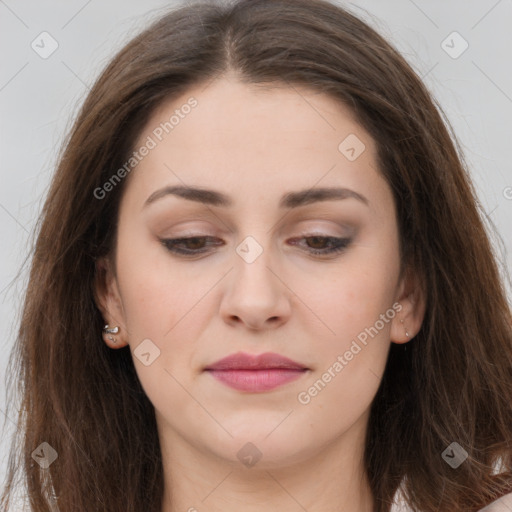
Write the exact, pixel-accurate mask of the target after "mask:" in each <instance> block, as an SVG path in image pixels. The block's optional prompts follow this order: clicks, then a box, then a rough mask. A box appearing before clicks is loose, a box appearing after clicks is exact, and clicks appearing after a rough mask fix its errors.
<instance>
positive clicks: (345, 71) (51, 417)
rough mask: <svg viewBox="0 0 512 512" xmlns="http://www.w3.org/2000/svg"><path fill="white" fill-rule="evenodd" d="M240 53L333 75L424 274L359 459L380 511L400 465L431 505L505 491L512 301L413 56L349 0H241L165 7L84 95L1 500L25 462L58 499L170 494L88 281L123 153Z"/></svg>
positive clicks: (407, 248) (42, 493)
mask: <svg viewBox="0 0 512 512" xmlns="http://www.w3.org/2000/svg"><path fill="white" fill-rule="evenodd" d="M227 71H234V72H235V73H236V74H237V76H238V77H239V78H240V80H242V81H243V82H245V83H267V84H269V85H272V83H276V84H288V85H293V84H298V85H302V86H308V87H309V88H310V89H311V90H314V91H318V92H322V93H325V94H328V95H330V96H331V97H333V98H335V99H337V100H338V101H340V102H343V103H344V104H346V105H347V106H348V107H350V108H351V109H352V112H353V113H354V115H355V116H356V119H357V120H358V121H359V122H360V123H361V125H362V126H363V127H364V128H365V129H366V130H367V131H368V132H369V133H370V134H371V135H372V137H373V138H374V139H375V141H376V144H377V148H378V164H379V170H380V172H381V173H382V175H383V176H384V178H385V179H386V181H387V183H388V184H389V186H390V187H391V189H392V192H393V195H394V200H395V203H396V208H397V214H398V215H397V221H398V225H399V232H400V253H401V259H402V267H403V269H404V271H405V270H406V269H412V270H413V271H414V272H416V273H417V275H418V276H420V278H421V280H422V282H423V283H424V287H425V293H426V301H427V310H426V314H425V319H424V321H423V324H422V327H421V330H420V331H419V332H418V334H417V336H416V337H415V339H413V340H412V341H411V342H410V343H407V344H406V345H398V344H392V345H391V351H390V353H389V359H388V361H387V366H386V370H385V373H384V376H383V378H382V382H381V385H380V387H379V389H378V392H377V394H376V396H375V399H374V401H373V403H372V407H371V415H370V421H369V426H368V431H367V438H366V445H365V452H364V462H365V468H366V471H367V474H368V477H369V480H370V484H371V488H372V492H373V495H374V497H375V500H376V504H377V505H376V511H377V512H388V511H389V510H390V506H391V502H392V500H393V496H394V495H395V492H396V491H397V489H398V488H399V485H400V483H402V482H403V492H404V495H405V497H406V499H407V501H408V503H409V505H410V506H411V507H412V508H413V509H415V510H418V511H422V512H433V511H450V512H472V511H475V510H478V509H479V508H481V507H483V506H485V505H487V504H489V503H490V502H492V501H493V500H495V499H497V498H499V497H500V496H502V495H504V494H507V493H509V492H512V322H511V312H510V308H509V305H508V304H507V298H506V292H505V289H504V286H503V284H502V282H501V280H500V275H499V270H498V268H497V264H496V261H497V259H498V258H497V257H496V256H495V255H494V253H493V250H492V247H491V244H490V242H489V238H488V234H487V232H486V226H485V223H484V216H483V212H482V209H481V207H480V206H479V203H478V200H477V198H476V194H475V191H474V189H473V187H472V185H471V183H470V180H469V177H468V174H467V171H466V168H467V166H466V164H465V163H464V158H463V155H462V153H461V151H460V147H459V145H458V143H457V142H456V140H457V139H456V137H455V136H454V135H453V133H452V130H451V128H450V127H449V123H448V121H446V118H445V117H444V114H442V110H441V109H440V108H439V107H438V106H437V104H436V103H435V100H433V99H432V98H431V96H430V94H429V92H428V91H427V89H426V88H425V86H424V85H423V84H422V82H421V80H420V79H419V78H418V76H417V75H416V74H415V73H414V71H413V70H412V69H411V67H410V66H409V65H408V64H407V62H406V61H405V60H404V58H403V57H401V56H400V55H399V54H398V52H397V51H396V50H395V49H394V48H393V47H392V46H390V44H389V43H388V42H386V41H385V40H384V39H383V38H382V37H381V36H380V35H378V34H377V33H376V32H375V31H374V30H373V29H371V28H370V27H369V26H368V25H367V24H365V23H364V22H362V21H361V20H360V19H358V18H357V17H355V16H354V15H352V14H350V13H349V12H347V11H346V10H344V9H342V8H341V7H338V6H336V5H333V4H330V3H328V2H327V1H324V0H241V1H237V2H230V3H220V2H210V3H205V2H201V3H197V2H196V3H193V4H192V5H189V6H181V7H179V8H175V9H173V10H172V11H170V12H168V13H166V14H165V15H164V16H161V17H160V18H159V19H158V20H157V21H156V22H155V23H154V24H153V25H152V26H151V27H149V28H148V29H147V30H145V31H144V32H143V33H141V34H140V35H138V36H137V37H135V38H134V39H133V40H132V41H131V42H130V43H129V44H128V45H127V46H126V47H125V48H123V49H122V50H121V51H120V52H119V54H118V55H117V56H116V57H115V58H114V59H113V60H112V62H111V63H110V64H109V65H108V66H107V68H106V69H105V70H104V72H103V73H102V74H101V76H100V77H99V79H98V80H97V82H96V83H95V85H94V86H93V88H92V90H91V92H90V94H89V95H88V96H87V98H86V100H85V102H84V104H83V107H82V109H81V111H80V113H79V115H78V118H77V119H76V122H75V124H74V126H73V128H72V131H71V134H70V136H69V138H68V139H67V141H66V143H65V146H64V150H63V152H62V155H61V158H60V163H59V165H58V168H57V170H56V173H55V175H54V177H53V181H52V183H51V188H50V190H49V193H48V196H47V200H46V203H45V205H44V207H43V210H42V215H41V218H40V222H39V223H38V232H37V240H36V243H35V247H34V255H33V260H32V263H31V271H30V278H29V283H28V289H27V292H26V296H25V301H24V306H23V310H22V319H21V325H20V328H19V335H18V338H17V340H16V344H15V347H14V350H13V352H12V355H11V361H10V366H9V369H10V372H11V377H12V379H13V380H15V381H16V382H17V384H18V385H17V388H18V391H19V393H20V395H21V401H20V407H21V408H20V410H19V412H17V414H18V422H19V423H18V434H17V437H16V440H17V441H14V440H13V445H12V451H11V456H10V459H9V475H8V479H7V484H6V487H5V490H4V493H3V496H2V506H3V507H5V508H7V506H8V504H9V502H10V500H9V497H10V496H11V495H12V493H13V490H14V487H13V486H14V477H15V475H16V474H17V471H18V470H19V471H21V472H22V477H23V482H24V484H25V485H26V492H27V493H28V497H29V501H30V507H31V508H30V510H31V511H37V512H42V511H47V510H51V509H52V508H51V506H50V505H51V503H56V504H57V505H58V507H59V509H60V511H61V512H72V511H79V512H91V511H95V512H96V511H97V512H100V511H105V512H107V511H108V512H115V511H120V512H121V511H122V512H140V511H141V510H145V511H150V512H160V510H161V503H162V493H163V470H162V460H161V453H160V446H159V440H158V436H157V430H156V422H155V415H154V409H153V406H152V404H151V403H150V401H149V399H148V398H147V396H146V395H145V393H144V391H143V389H142V387H141V385H140V383H139V380H138V378H137V374H136V372H135V368H134V365H133V362H132V356H131V354H130V352H129V346H127V347H124V348H123V349H120V350H110V349H109V348H108V347H107V346H106V344H105V343H104V342H103V341H102V339H101V335H100V334H101V329H102V327H103V325H104V323H103V319H102V316H101V313H100V311H99V309H98V308H97V306H96V302H95V295H94V282H95V279H96V261H97V260H98V258H100V257H102V256H105V255H109V254H112V251H113V250H115V233H116V224H117V216H118V205H119V201H120V197H121V195H122V192H123V189H124V187H125V185H126V181H127V180H126V179H125V180H122V181H121V182H120V183H118V184H117V185H116V186H115V187H113V188H112V190H111V191H109V194H108V198H107V199H99V198H97V197H96V195H95V194H94V191H95V190H96V189H98V187H102V186H103V184H104V183H106V182H107V181H108V180H109V179H110V178H111V177H112V175H113V174H114V173H115V171H116V170H117V169H119V168H120V167H121V166H122V165H123V163H124V162H126V161H127V159H129V157H130V155H131V152H132V151H133V149H134V148H133V145H134V144H135V141H136V138H137V136H138V134H139V133H140V131H141V129H142V127H143V126H144V125H145V123H146V122H147V120H148V118H149V116H150V115H151V113H152V112H153V111H154V110H155V108H156V107H157V106H159V105H160V104H161V103H162V101H163V100H167V99H170V98H173V97H176V96H177V95H180V94H182V93H183V92H185V91H186V90H187V88H189V87H190V86H192V85H194V84H200V83H205V84H206V83H207V82H208V81H209V80H213V79H214V78H215V77H218V76H220V75H222V74H224V73H225V72H227ZM443 119H444V120H443ZM132 172H136V169H135V170H133V171H132ZM11 416H12V415H11ZM43 442H46V443H48V444H49V445H50V446H51V447H52V448H53V449H54V450H55V451H56V453H57V456H58V458H57V459H56V461H54V462H53V463H52V464H51V465H50V466H49V467H48V468H47V469H44V468H43V469H41V467H40V465H39V464H37V462H36V458H35V457H33V452H34V450H36V449H37V448H38V447H40V445H41V443H43ZM453 442H456V443H458V444H459V445H460V446H461V447H462V448H463V449H464V450H465V451H466V452H467V453H468V458H467V459H466V460H465V461H464V462H463V463H462V464H461V465H460V466H459V467H458V468H457V469H454V468H452V467H450V465H449V464H447V463H446V462H445V460H444V459H443V457H442V453H443V452H444V450H445V449H446V448H447V447H448V446H449V445H450V444H451V443H453ZM45 453H46V452H45ZM500 464H501V466H500ZM498 469H499V470H500V471H501V473H498ZM55 500H57V501H55ZM11 501H12V500H11Z"/></svg>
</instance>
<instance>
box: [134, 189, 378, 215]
mask: <svg viewBox="0 0 512 512" xmlns="http://www.w3.org/2000/svg"><path fill="white" fill-rule="evenodd" d="M168 195H173V196H177V197H181V198H182V199H187V200H189V201H196V202H198V203H203V204H205V205H211V206H222V207H230V206H233V201H232V199H231V198H230V197H229V196H227V195H226V194H224V193H222V192H219V191H217V190H211V189H206V188H195V187H186V186H181V185H175V186H167V187H164V188H161V189H158V190H156V191H155V192H153V193H152V194H151V195H150V196H149V197H148V198H147V199H146V201H145V203H144V206H143V208H145V207H146V206H148V205H149V204H151V203H154V202H155V201H157V200H158V199H161V198H163V197H166V196H168ZM348 198H354V199H357V200H358V201H361V202H362V203H364V204H366V205H368V204H369V201H368V199H367V198H366V197H365V196H363V195H362V194H359V193H358V192H355V191H354V190H351V189H349V188H340V187H327V188H311V189H305V190H299V191H297V192H288V193H286V194H284V195H283V196H282V197H281V200H280V201H279V208H281V209H285V208H287V209H291V208H298V207H299V206H304V205H307V204H311V203H316V202H319V201H331V200H335V199H336V200H341V199H348Z"/></svg>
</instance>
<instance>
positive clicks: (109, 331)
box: [103, 324, 119, 343]
mask: <svg viewBox="0 0 512 512" xmlns="http://www.w3.org/2000/svg"><path fill="white" fill-rule="evenodd" d="M118 332H119V327H117V326H116V327H109V326H108V324H107V325H105V327H103V334H107V335H108V336H107V339H108V340H110V341H111V342H112V343H116V342H117V341H116V339H115V338H114V336H111V334H117V333H118Z"/></svg>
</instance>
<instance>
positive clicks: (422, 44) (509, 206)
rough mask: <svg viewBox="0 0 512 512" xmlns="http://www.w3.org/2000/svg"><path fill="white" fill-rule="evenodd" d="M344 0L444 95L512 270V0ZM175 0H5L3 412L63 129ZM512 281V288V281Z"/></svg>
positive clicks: (0, 203) (0, 226)
mask: <svg viewBox="0 0 512 512" xmlns="http://www.w3.org/2000/svg"><path fill="white" fill-rule="evenodd" d="M339 3H340V4H342V5H344V6H347V7H348V8H349V9H350V10H351V11H352V12H354V13H355V14H357V15H359V16H361V17H362V18H363V19H365V20H367V21H368V22H369V23H370V24H371V25H372V26H374V27H375V28H376V29H377V30H378V31H379V32H380V33H381V34H383V35H384V36H385V37H387V38H388V39H389V40H390V41H391V42H392V43H393V44H394V45H395V46H396V47H397V48H398V49H399V50H400V51H401V53H402V54H403V55H404V56H405V57H406V59H407V60H408V61H409V62H410V63H411V64H412V66H413V67H414V68H415V69H416V71H417V72H418V73H419V75H420V76H422V77H423V78H424V81H425V83H426V85H427V87H428V88H429V89H430V90H431V91H432V93H433V94H434V96H435V97H436V98H437V99H438V101H439V103H440V104H441V106H442V108H443V109H444V111H445V112H446V114H447V115H448V118H449V120H450V122H451V124H452V126H453V128H454V130H455V133H456V134H457V136H458V138H459V140H460V141H461V143H462V145H463V149H464V151H465V154H466V157H467V160H468V164H469V165H470V172H471V174H472V176H473V179H474V183H475V186H476V189H477V192H478V194H479V197H480V200H481V202H482V204H483V206H484V208H485V211H486V212H487V215H488V216H489V218H490V219H491V220H492V222H494V224H495V225H496V227H497V229H498V232H499V233H500V235H501V237H502V239H503V242H504V247H503V248H502V249H500V250H502V253H501V254H502V256H501V257H502V266H503V269H506V268H508V269H510V268H511V267H512V256H511V254H512V251H511V249H512V171H511V161H512V120H511V116H512V72H511V71H512V60H511V49H512V33H511V31H510V27H511V26H512V1H511V0H499V1H498V0H478V1H474V0H473V1H468V0H450V1H447V0H435V1H426V0H390V1H382V0H360V1H356V2H350V3H349V2H344V1H341V0H340V1H339ZM170 5H174V2H169V1H158V0H151V1H146V2H140V1H139V2H137V1H135V0H124V1H121V0H110V1H108V2H106V1H99V0H89V1H87V0H70V1H67V2H57V1H55V0H46V1H36V0H18V1H16V0H0V42H1V47H2V49H3V51H2V52H1V57H0V58H1V65H0V112H1V118H0V119H1V123H0V124H1V160H0V161H1V166H0V180H1V181H0V230H1V242H2V243H1V244H0V378H1V381H0V421H3V417H4V415H5V412H4V411H5V391H4V390H5V382H4V379H5V368H6V363H7V357H8V354H9V352H10V350H11V348H12V345H13V342H14V337H15V332H16V329H17V327H18V316H19V309H20V301H21V297H22V292H23V287H24V286H25V284H26V274H27V273H26V271H23V272H22V273H21V275H20V277H19V278H18V279H17V280H14V278H15V277H16V276H17V274H18V273H19V271H20V264H21V262H22V260H23V258H24V257H25V256H26V254H27V250H28V249H27V247H28V241H29V237H30V233H31V231H32V229H33V226H34V222H35V221H36V219H37V217H38V212H39V209H40V207H41V201H42V198H43V197H44V194H45V192H46V190H47V187H48V184H49V180H50V178H51V175H52V172H53V169H54V165H55V161H56V157H57V153H58V150H59V149H60V144H61V140H62V137H63V135H64V133H65V132H66V130H67V129H68V128H69V127H70V125H71V120H72V117H73V116H74V115H75V114H76V112H77V108H78V106H79V105H80V103H81V102H82V101H83V99H84V97H85V95H86V94H87V92H88V89H89V85H90V84H92V81H93V79H94V78H95V77H96V76H97V75H98V74H99V72H100V71H101V69H102V68H103V67H104V66H105V64H106V63H107V62H108V60H109V59H110V58H111V57H112V56H113V54H114V53H115V52H116V51H117V50H118V49H119V48H120V47H121V46H122V45H123V44H124V43H125V42H127V41H128V40H129V39H131V38H132V37H133V35H135V33H137V32H139V31H140V30H141V29H142V28H143V27H144V26H145V25H146V24H147V23H148V22H149V21H150V20H152V19H153V18H154V17H155V16H156V15H157V14H158V12H159V10H161V9H163V8H165V7H166V6H170ZM43 31H47V32H48V33H50V34H51V36H52V37H53V38H54V39H55V40H56V41H57V42H58V45H59V47H58V49H57V50H56V51H55V52H54V53H53V54H52V55H51V56H50V57H48V58H47V59H43V58H41V57H40V56H39V55H38V54H37V53H36V52H35V51H34V50H33V49H32V48H31V43H32V41H34V40H36V42H37V41H40V38H39V37H38V36H39V35H40V34H41V33H42V32H43ZM453 31H457V32H458V33H459V34H460V35H461V36H462V38H464V40H466V41H467V43H468V44H469V47H468V49H467V50H466V51H465V52H464V53H462V55H460V56H459V57H458V58H456V59H454V58H452V57H451V56H450V55H448V53H446V51H445V50H444V49H443V47H442V46H441V45H442V42H443V41H444V40H445V39H446V38H447V36H449V35H450V34H451V33H452V32H453ZM452 41H453V42H452ZM39 44H40V45H41V43H39ZM445 44H446V45H449V46H452V47H453V48H452V49H451V50H449V51H451V52H452V53H453V52H457V51H458V50H460V49H461V48H462V46H461V44H463V43H462V41H461V40H458V39H457V37H455V38H453V37H452V38H448V40H447V42H446V43H445ZM498 249H499V247H498ZM13 280H14V281H13ZM507 290H508V291H509V297H510V296H511V295H512V294H511V293H510V286H509V285H508V283H507ZM475 300H478V298H477V297H475ZM113 385H115V383H113ZM11 416H12V415H11ZM14 419H15V418H12V420H14ZM13 426H14V425H13V423H12V422H11V421H10V419H8V420H7V430H6V431H5V432H3V435H2V436H0V439H2V441H0V481H1V480H3V479H4V476H5V464H6V460H7V448H8V444H7V443H6V440H5V437H7V435H10V433H11V431H12V428H13ZM0 483H1V482H0Z"/></svg>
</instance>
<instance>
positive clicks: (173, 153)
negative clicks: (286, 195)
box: [130, 76, 378, 197]
mask: <svg viewBox="0 0 512 512" xmlns="http://www.w3.org/2000/svg"><path fill="white" fill-rule="evenodd" d="M190 105H194V106H192V107H191V106H190ZM150 139H151V141H152V143H151V145H152V146H153V147H152V149H151V150H150V151H149V152H148V154H147V155H146V156H145V157H144V158H142V159H141V161H140V163H139V164H138V165H137V167H136V169H135V170H134V171H133V172H132V174H131V175H130V181H132V180H133V181H136V182H137V186H136V187H131V188H132V193H136V194H146V196H147V195H148V194H150V193H151V192H153V191H154V189H155V187H158V186H165V185H172V184H180V185H200V186H205V187H209V188H222V189H224V190H226V192H227V193H228V194H230V195H233V196H235V197H236V196H240V195H243V197H248V194H250V196H251V197H253V196H254V195H260V196H265V197H266V196H268V195H269V193H270V192H271V191H272V190H276V191H277V190H281V189H283V188H284V189H286V190H291V189H298V188H303V187H308V186H309V187H313V186H315V184H317V183H318V185H319V186H334V185H338V186H339V185H344V186H351V187H354V188H357V187H360V188H361V187H363V188H364V187H365V186H366V188H368V185H369V183H368V181H370V182H371V181H375V180H376V179H378V173H377V169H376V163H375V161H376V160H375V151H376V149H375V144H374V141H373V139H372V138H371V137H370V135H369V134H368V133H367V132H366V131H365V130H364V129H363V127H362V126H361V125H359V123H357V121H356V120H355V118H354V116H353V114H352V112H351V111H350V110H349V109H348V108H347V107H346V106H345V105H344V104H343V103H341V102H340V101H336V100H335V99H333V98H332V97H330V96H327V95H325V94H322V93H319V92H318V91H314V90H311V89H308V88H304V87H299V86H296V85H286V84H285V85H282V84H279V85H274V84H272V85H271V86H269V85H261V84H245V83H242V82H240V81H238V80H236V79H235V78H233V77H230V76H227V77H223V78H220V79H217V80H214V81H213V82H210V83H206V84H200V85H196V86H194V87H191V88H190V89H189V90H187V91H186V92H185V93H184V94H182V95H181V96H179V97H177V98H173V99H172V100H167V101H165V102H163V103H162V104H161V105H160V106H159V107H158V108H157V109H156V110H155V112H154V113H153V115H152V116H151V117H150V119H149V121H148V122H147V124H146V126H145V127H144V129H143V130H142V132H141V134H140V136H139V138H138V141H137V143H136V145H135V149H136V148H139V147H141V146H143V145H144V144H146V143H148V141H149V140H150ZM365 182H366V185H365ZM133 189H135V191H134V190H133Z"/></svg>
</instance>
